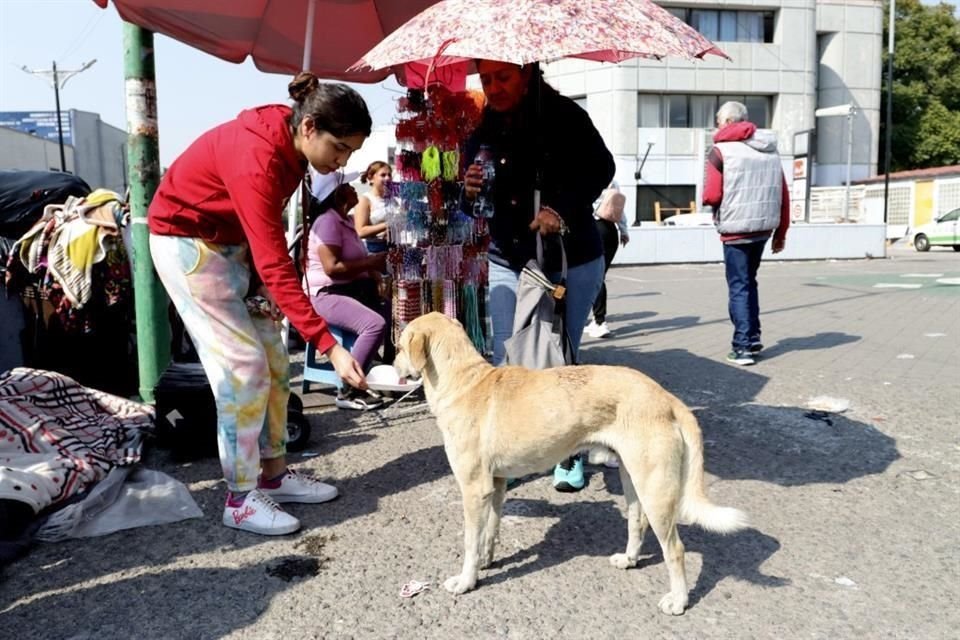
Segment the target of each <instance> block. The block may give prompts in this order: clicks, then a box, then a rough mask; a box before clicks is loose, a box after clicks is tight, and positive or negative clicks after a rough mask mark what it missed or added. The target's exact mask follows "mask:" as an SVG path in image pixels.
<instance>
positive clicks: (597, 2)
mask: <svg viewBox="0 0 960 640" xmlns="http://www.w3.org/2000/svg"><path fill="white" fill-rule="evenodd" d="M441 54H442V55H441ZM707 54H713V55H718V56H723V57H728V56H727V55H726V54H725V53H724V52H723V51H721V50H720V49H718V48H717V47H716V46H715V45H714V44H713V43H712V42H710V41H709V40H707V39H706V38H704V37H703V36H702V35H701V34H700V33H699V32H697V30H696V29H694V28H693V27H691V26H689V25H687V24H685V23H684V22H682V21H681V20H679V19H677V18H676V17H675V16H673V15H672V14H670V13H669V12H668V11H666V10H665V9H663V8H662V7H660V6H658V5H656V4H654V3H653V2H651V1H650V0H444V1H443V2H439V3H437V4H434V5H433V6H431V7H429V8H427V9H426V10H424V11H423V12H422V13H420V14H418V15H416V16H415V17H413V18H411V19H410V20H409V21H408V22H407V23H406V24H404V25H403V26H402V27H400V28H398V29H396V30H395V31H394V32H393V33H391V34H390V35H389V36H387V38H386V39H384V40H383V42H381V43H380V44H378V45H377V46H376V47H374V48H373V49H372V50H370V51H369V52H367V54H366V55H365V56H363V58H361V59H360V60H359V61H357V62H356V63H355V64H354V65H353V66H352V67H351V69H354V70H359V69H383V68H386V67H389V66H392V65H398V64H404V63H408V62H414V61H419V62H429V61H431V60H434V59H435V65H436V66H443V65H446V64H451V63H454V62H460V61H463V60H472V59H486V60H500V61H503V62H512V63H514V64H521V65H522V64H528V63H531V62H538V61H548V60H555V59H558V58H566V57H574V58H585V59H587V60H598V61H602V62H620V61H622V60H626V59H629V58H637V57H643V58H658V59H659V58H664V57H667V56H674V57H680V58H687V59H693V58H702V57H703V56H705V55H707Z"/></svg>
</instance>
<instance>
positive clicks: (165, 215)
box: [148, 72, 371, 535]
mask: <svg viewBox="0 0 960 640" xmlns="http://www.w3.org/2000/svg"><path fill="white" fill-rule="evenodd" d="M289 91H290V97H291V99H292V100H293V106H292V107H288V106H286V105H280V104H272V105H266V106H262V107H257V108H254V109H249V110H246V111H243V112H242V113H240V115H239V116H237V118H236V119H234V120H231V121H230V122H227V123H225V124H222V125H220V126H218V127H216V128H214V129H212V130H210V131H208V132H207V133H205V134H203V135H202V136H200V137H199V138H198V139H197V140H196V141H195V142H194V143H193V144H191V145H190V146H189V147H188V148H187V150H186V151H184V152H183V154H182V155H181V156H180V157H179V158H177V160H176V161H175V162H174V163H173V165H172V166H171V167H170V169H169V170H168V171H167V172H166V174H164V176H163V180H162V181H161V183H160V187H159V188H158V190H157V193H156V195H155V196H154V198H153V202H152V203H151V205H150V211H149V217H148V222H149V227H150V251H151V254H152V255H153V262H154V265H155V266H156V269H157V274H158V275H159V277H160V280H161V282H163V285H164V287H165V288H166V290H167V293H169V294H170V299H171V300H172V301H173V304H174V306H175V307H176V308H177V311H178V312H179V313H180V316H181V318H182V319H183V323H184V326H185V327H186V329H187V331H188V332H189V334H190V337H191V338H192V339H193V343H194V345H195V346H196V348H197V353H198V355H199V356H200V362H201V363H202V364H203V369H204V371H205V372H206V374H207V378H208V379H209V381H210V386H211V387H212V389H213V393H214V399H215V401H216V406H217V437H218V441H219V445H220V446H219V448H220V463H221V465H222V467H223V475H224V478H225V479H226V482H227V489H228V493H227V500H226V506H225V507H224V511H223V524H224V525H226V526H228V527H233V528H236V529H242V530H244V531H251V532H254V533H259V534H263V535H283V534H286V533H291V532H293V531H296V530H297V529H299V528H300V522H299V521H298V520H297V519H296V518H295V517H293V516H292V515H290V514H289V513H287V512H285V511H284V510H283V509H282V508H281V507H280V506H279V505H278V504H277V503H279V502H309V503H317V502H325V501H327V500H332V499H333V498H335V497H336V496H337V490H336V489H335V488H334V487H332V486H330V485H327V484H324V483H322V482H319V481H318V480H315V479H313V478H311V477H309V476H303V475H299V474H297V473H295V472H293V471H292V470H290V469H288V468H287V464H286V457H285V455H286V422H287V420H286V414H287V400H288V398H289V395H290V380H289V375H290V374H289V369H290V363H289V357H288V354H287V348H286V345H285V344H284V343H283V340H282V338H281V332H280V326H279V324H278V322H277V319H278V318H279V316H280V314H281V313H282V314H283V315H285V316H286V317H287V318H288V319H289V320H290V322H291V323H292V324H293V326H294V327H296V328H297V330H298V331H299V332H300V334H301V335H302V336H303V337H304V339H305V340H307V341H309V342H311V343H313V344H314V345H315V346H316V347H317V350H318V351H320V352H321V353H324V354H326V355H327V357H328V358H329V359H330V361H331V363H332V364H333V366H334V368H335V369H336V371H337V373H338V374H339V375H340V377H341V378H343V379H344V380H346V381H347V382H348V383H350V384H351V385H353V386H357V387H361V388H363V387H365V386H366V381H365V379H364V376H363V370H362V369H361V367H360V365H359V364H358V363H357V361H356V360H355V359H354V358H353V356H351V355H350V353H349V352H348V351H347V350H346V349H344V348H343V347H341V346H340V345H339V344H338V343H337V341H336V340H335V339H334V337H333V336H332V335H331V334H330V331H329V329H328V327H327V322H326V321H325V320H324V319H323V318H322V317H320V316H319V315H317V313H316V311H314V309H313V306H312V305H311V304H310V300H309V299H308V298H307V295H306V294H305V293H304V291H303V289H302V288H301V285H300V282H299V281H298V277H297V272H296V269H295V268H294V264H293V260H292V259H291V258H290V255H289V254H288V253H287V246H286V239H285V237H284V227H283V209H284V205H285V203H286V202H287V200H288V199H289V197H290V195H291V194H292V193H293V192H294V191H295V190H296V188H297V186H298V185H299V184H300V181H301V179H302V178H303V177H304V174H305V173H306V170H307V165H308V164H309V165H311V166H312V167H313V168H314V169H316V170H317V171H318V172H319V173H321V174H328V173H331V172H333V171H337V170H338V169H340V168H341V167H343V166H345V165H346V164H347V160H348V159H349V158H350V155H351V154H352V153H353V152H354V151H356V150H357V149H359V148H360V146H361V145H362V144H363V142H364V140H365V139H366V138H367V136H369V135H370V128H371V120H370V114H369V112H368V110H367V106H366V104H365V103H364V101H363V98H361V97H360V95H359V94H358V93H357V92H356V91H354V90H353V89H351V88H350V87H348V86H346V85H343V84H334V83H323V84H321V83H320V82H319V81H318V80H317V77H316V76H314V75H313V74H311V73H309V72H303V73H300V74H299V75H297V77H295V78H294V79H293V81H292V82H291V83H290V85H289ZM251 281H253V282H261V283H263V284H262V285H259V286H257V287H256V289H255V291H250V289H251V284H250V283H251ZM251 293H256V294H257V295H260V296H262V297H263V298H265V299H266V300H267V301H268V303H267V305H266V306H267V307H268V308H269V312H268V313H267V314H262V313H257V312H256V311H248V308H247V305H246V301H245V299H246V298H247V296H248V295H249V294H251Z"/></svg>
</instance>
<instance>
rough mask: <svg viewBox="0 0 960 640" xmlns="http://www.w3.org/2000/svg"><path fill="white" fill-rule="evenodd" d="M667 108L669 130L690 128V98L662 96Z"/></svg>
mask: <svg viewBox="0 0 960 640" xmlns="http://www.w3.org/2000/svg"><path fill="white" fill-rule="evenodd" d="M663 99H664V100H665V101H666V104H667V107H666V111H667V117H668V120H667V126H668V127H669V128H671V129H686V128H688V127H689V126H690V96H685V95H669V96H664V97H663Z"/></svg>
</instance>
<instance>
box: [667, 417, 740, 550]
mask: <svg viewBox="0 0 960 640" xmlns="http://www.w3.org/2000/svg"><path fill="white" fill-rule="evenodd" d="M673 415H674V417H675V419H676V421H677V424H678V425H679V427H680V433H681V435H682V436H683V445H684V452H683V494H682V495H681V497H680V522H682V523H685V524H696V525H699V526H701V527H703V528H704V529H707V530H708V531H715V532H717V533H733V532H734V531H739V530H740V529H745V528H746V527H748V526H750V525H749V522H748V521H747V514H745V513H744V512H743V511H740V510H739V509H734V508H732V507H718V506H717V505H715V504H713V503H711V502H710V499H709V498H708V497H707V491H706V486H705V484H704V478H703V435H702V434H701V432H700V425H699V424H697V418H696V416H694V415H693V412H691V411H690V409H688V408H687V407H686V406H685V405H684V404H683V403H682V402H680V401H679V400H677V401H676V403H675V404H674V407H673Z"/></svg>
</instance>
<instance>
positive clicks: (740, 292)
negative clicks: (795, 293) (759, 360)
mask: <svg viewBox="0 0 960 640" xmlns="http://www.w3.org/2000/svg"><path fill="white" fill-rule="evenodd" d="M747 117H748V114H747V108H746V107H745V106H744V105H743V104H741V103H739V102H726V103H724V104H723V106H721V107H720V109H719V111H717V127H718V129H717V132H716V133H715V134H714V135H713V141H714V146H713V149H711V150H710V155H709V156H708V157H707V167H706V180H705V182H704V187H703V204H706V205H710V206H711V207H713V211H714V222H715V223H716V225H717V231H719V232H720V241H721V242H723V262H724V264H725V265H726V272H727V289H728V296H729V311H730V321H731V322H732V323H733V341H732V343H731V345H732V347H733V349H732V351H731V352H730V354H729V355H728V356H727V361H728V362H731V363H733V364H738V365H751V364H754V362H756V360H755V358H756V356H757V355H759V353H760V352H761V351H762V350H763V343H762V342H761V340H760V297H759V294H758V292H757V271H758V270H759V269H760V259H761V257H762V255H763V249H764V247H765V246H766V244H767V239H768V238H770V236H771V235H772V236H773V245H772V247H771V249H772V251H773V253H779V252H781V251H783V247H784V244H785V243H786V238H787V227H789V226H790V199H789V195H788V193H787V181H786V178H785V177H784V175H783V167H782V165H781V164H780V155H779V154H778V153H777V139H776V136H775V135H774V134H772V133H770V132H767V131H758V130H757V127H756V125H754V124H753V123H752V122H749V121H748V120H747Z"/></svg>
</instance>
